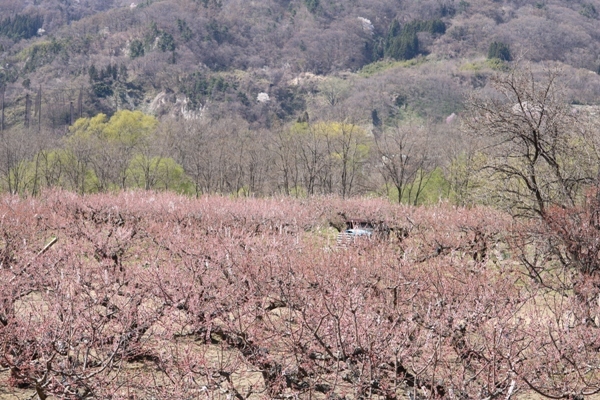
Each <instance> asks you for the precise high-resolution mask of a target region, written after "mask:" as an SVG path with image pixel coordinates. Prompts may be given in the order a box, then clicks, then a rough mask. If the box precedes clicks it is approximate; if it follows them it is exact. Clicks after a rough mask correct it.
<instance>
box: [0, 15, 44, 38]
mask: <svg viewBox="0 0 600 400" xmlns="http://www.w3.org/2000/svg"><path fill="white" fill-rule="evenodd" d="M43 24H44V18H43V17H42V16H40V15H16V16H15V17H14V18H11V17H8V18H5V19H3V20H2V21H0V35H4V36H7V37H9V38H11V39H13V40H20V39H29V38H31V37H34V36H35V35H37V32H38V29H40V28H41V27H42V25H43Z"/></svg>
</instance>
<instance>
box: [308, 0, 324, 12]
mask: <svg viewBox="0 0 600 400" xmlns="http://www.w3.org/2000/svg"><path fill="white" fill-rule="evenodd" d="M304 4H306V8H307V9H308V11H309V12H310V13H311V14H315V13H316V12H317V11H318V10H319V7H320V6H321V4H320V2H319V0H304Z"/></svg>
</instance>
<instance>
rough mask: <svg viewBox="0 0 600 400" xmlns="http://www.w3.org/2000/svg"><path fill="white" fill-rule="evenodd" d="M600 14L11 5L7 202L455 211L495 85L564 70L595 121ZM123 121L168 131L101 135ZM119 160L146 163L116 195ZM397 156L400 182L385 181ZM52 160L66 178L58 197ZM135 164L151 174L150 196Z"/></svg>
mask: <svg viewBox="0 0 600 400" xmlns="http://www.w3.org/2000/svg"><path fill="white" fill-rule="evenodd" d="M598 10H600V4H599V3H598V2H597V1H594V0H591V1H561V0H551V1H538V2H534V1H500V0H499V1H487V0H474V1H466V0H461V1H450V0H448V1H439V0H435V1H430V0H427V1H398V0H368V1H367V0H338V1H326V0H290V1H285V0H261V1H242V0H163V1H159V0H154V1H152V0H145V1H139V2H136V1H134V2H131V1H129V0H128V1H84V0H81V1H79V0H77V1H72V0H60V1H59V0H46V1H44V0H34V1H9V0H2V1H0V15H1V17H0V60H1V64H0V85H1V89H0V90H1V96H2V107H1V108H2V118H1V121H0V128H1V129H2V130H3V131H4V132H8V133H6V134H4V135H3V138H2V142H3V143H2V146H3V148H4V149H5V156H4V157H3V159H2V162H1V164H2V168H0V169H1V170H2V171H3V172H2V174H3V189H4V190H8V191H12V192H23V191H25V192H30V193H36V192H37V191H38V189H39V188H40V186H43V185H54V184H58V185H60V186H63V187H66V188H69V189H72V190H78V191H98V190H100V191H103V190H108V189H111V188H117V187H122V188H126V187H145V188H154V189H156V188H169V189H172V188H174V187H177V188H178V190H181V191H185V192H188V193H206V192H221V193H223V192H226V193H238V194H240V193H241V194H251V193H252V194H273V193H286V194H296V195H305V194H316V193H338V194H341V195H343V196H348V195H354V194H365V193H378V194H381V193H385V194H387V195H389V196H391V197H394V198H398V199H400V200H402V199H404V200H406V201H408V202H411V203H413V202H418V199H415V197H414V192H413V193H412V194H410V195H404V194H402V191H403V190H404V189H403V187H404V186H406V184H411V185H413V186H412V187H416V188H417V189H415V190H417V193H420V189H419V188H420V187H421V183H420V182H421V181H423V182H437V184H436V185H434V186H435V187H434V188H432V189H431V191H432V193H436V194H435V195H434V194H431V195H429V198H430V199H437V198H439V197H440V196H441V197H452V196H454V194H451V190H450V189H449V186H450V185H451V181H452V180H453V179H457V178H455V177H453V176H451V173H450V172H451V170H453V171H457V170H460V168H462V167H460V166H459V167H457V166H456V160H458V159H460V157H461V154H462V153H461V152H462V151H463V149H464V148H465V146H466V143H471V142H472V138H468V139H465V138H464V137H463V135H462V134H461V133H460V132H459V129H458V126H459V124H460V120H461V115H463V114H464V111H465V107H466V105H467V103H466V99H467V97H468V95H469V94H470V93H472V92H473V91H476V90H479V91H481V92H483V93H490V94H491V93H493V91H492V89H491V86H490V77H491V76H493V75H494V74H496V73H502V72H504V71H509V70H511V69H512V68H514V67H515V66H525V65H526V68H527V69H528V70H529V71H531V73H532V74H533V75H534V76H536V77H539V76H541V75H543V74H544V73H543V71H544V70H545V69H547V68H550V69H553V70H560V71H561V78H560V80H559V82H558V83H559V84H560V87H561V88H560V93H561V96H562V97H561V98H562V99H563V101H564V102H565V103H568V104H573V105H574V106H576V107H579V108H580V109H585V110H592V113H593V112H594V111H593V110H594V108H593V106H595V105H597V104H598V102H599V99H600V76H599V75H598V73H599V72H600V71H599V69H600V56H599V54H600V40H599V39H600V24H599V18H600V17H599V12H598ZM590 106H591V108H590ZM124 111H136V112H138V111H141V112H143V113H144V114H145V115H146V116H148V117H149V118H154V119H155V120H154V121H153V122H152V124H151V125H152V126H153V129H151V130H150V131H151V132H150V131H148V132H146V134H144V135H142V136H140V137H144V138H145V139H144V140H145V141H143V142H144V143H146V144H144V145H143V146H142V144H141V143H142V141H139V140H138V139H139V138H140V137H136V140H135V141H133V142H128V141H127V140H125V139H123V138H122V137H118V135H117V136H115V135H112V136H111V134H106V133H104V134H99V133H98V132H99V131H94V132H96V133H95V134H90V131H89V130H88V129H87V128H86V127H87V126H88V125H89V123H90V121H96V122H99V121H102V123H103V124H104V123H108V124H109V125H110V123H109V122H108V121H109V119H110V118H111V117H116V118H117V119H118V118H119V115H120V116H121V117H122V116H123V115H124V114H119V112H124ZM79 118H83V119H85V118H87V120H82V122H77V120H78V119H79ZM86 121H87V122H86ZM111 121H112V120H111ZM103 126H104V125H103ZM102 129H104V128H102ZM108 130H109V131H110V127H109V129H108ZM103 135H104V136H103ZM106 135H108V136H106ZM82 138H88V139H89V140H88V141H87V142H86V140H83V141H82ZM93 138H95V139H94V140H96V144H94V143H93V141H92V142H90V140H92V139H93ZM107 138H112V139H111V140H113V139H114V142H115V143H118V145H117V144H115V143H112V144H109V145H108V146H105V144H106V142H107V140H108V139H107ZM379 138H381V140H375V139H379ZM109 142H110V140H109ZM75 143H79V144H78V145H77V146H79V150H77V149H75V147H77V146H76V145H75ZM17 144H18V145H17ZM350 144H352V145H351V147H348V146H350ZM442 144H443V145H442ZM113 145H115V146H116V147H119V146H125V148H129V150H128V152H127V154H126V155H125V156H124V157H125V158H123V157H121V158H120V159H121V160H122V163H123V165H126V166H128V169H127V168H125V167H122V168H121V172H119V171H116V170H115V171H111V172H110V173H108V172H106V173H105V174H104V177H102V176H100V175H99V174H103V172H102V171H100V170H102V168H103V167H102V166H101V165H102V164H103V163H104V164H108V165H111V166H114V165H115V163H114V162H113V161H114V159H116V158H115V157H117V158H118V156H117V155H116V154H117V153H118V152H119V151H120V150H114V153H113V154H112V155H110V156H108V155H101V152H100V150H106V149H107V148H111V146H113ZM81 146H83V148H84V149H88V150H86V151H89V152H90V154H89V155H86V156H85V157H84V156H83V155H82V153H81V152H82V151H83V150H82V149H81ZM95 146H96V147H95ZM140 146H142V147H143V149H142V147H140ZM311 146H312V150H311ZM192 149H193V150H192ZM350 150H351V151H350ZM78 151H79V152H78ZM303 152H304V153H303ZM84 153H85V152H84ZM92 153H93V154H92ZM309 153H310V154H309ZM85 154H87V153H85ZM140 154H143V157H144V158H141V159H140V157H142V156H141V155H140ZM303 154H304V155H303ZM394 155H396V156H397V157H400V158H401V159H400V160H399V162H397V163H391V164H394V167H393V168H392V169H390V168H388V167H389V165H390V164H389V163H388V164H386V163H381V160H386V159H387V160H388V161H389V160H393V157H392V156H394ZM136 157H137V158H136ZM382 157H386V158H382ZM402 157H404V158H403V159H402ZM98 158H102V159H103V160H104V161H103V162H102V163H101V162H99V161H98V160H97V159H98ZM165 159H168V160H170V161H168V162H172V165H173V168H170V169H169V170H170V171H174V170H176V171H178V174H179V175H178V176H181V177H182V178H181V179H180V180H179V181H175V182H171V181H169V182H170V183H169V184H164V183H160V184H159V183H157V182H160V179H158V178H157V179H150V178H149V175H150V174H149V172H148V168H149V167H148V165H150V164H151V163H150V161H149V160H155V164H156V163H159V161H160V160H165ZM41 160H45V161H44V163H45V164H44V165H46V166H47V167H46V169H47V170H49V171H51V172H48V173H47V174H46V177H45V178H44V179H45V181H44V182H43V184H42V183H41V181H40V179H38V175H39V169H40V168H41V167H40V165H42V164H41ZM135 160H138V161H139V160H146V161H144V162H143V163H142V164H144V163H145V164H144V165H146V167H145V168H146V174H145V175H146V179H143V180H142V179H140V178H139V177H138V175H139V173H137V172H132V171H133V170H135V168H134V167H133V166H132V165H133V164H135ZM378 160H379V161H378ZM408 160H410V162H408ZM404 161H406V162H404ZM160 162H163V161H160ZM148 163H150V164H148ZM396 164H397V165H396ZM48 165H49V166H48ZM161 165H162V164H161ZM155 167H156V169H161V168H162V169H164V168H166V167H163V166H160V167H159V166H158V164H156V165H155ZM400 167H402V168H401V169H402V171H406V173H404V172H402V174H400V175H402V177H401V178H398V176H399V172H398V168H400ZM32 168H33V170H32ZM457 168H458V169H457ZM32 171H33V172H32ZM73 171H75V172H73ZM77 171H78V172H77ZM123 171H127V172H126V173H125V172H123ZM275 171H276V172H275ZM163 175H164V173H163ZM167 175H168V174H167ZM442 175H443V176H442ZM32 176H33V178H32ZM81 176H84V177H87V178H85V179H84V178H81ZM119 176H120V177H119ZM109 177H110V178H109ZM86 179H87V180H86ZM169 179H171V178H169ZM82 182H83V183H82ZM415 185H416V186H415ZM429 185H430V186H431V183H429ZM411 190H412V189H411ZM459 197H460V196H459Z"/></svg>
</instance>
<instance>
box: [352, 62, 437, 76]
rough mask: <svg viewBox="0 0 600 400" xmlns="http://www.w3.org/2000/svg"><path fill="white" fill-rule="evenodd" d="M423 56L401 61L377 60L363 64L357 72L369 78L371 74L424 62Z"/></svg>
mask: <svg viewBox="0 0 600 400" xmlns="http://www.w3.org/2000/svg"><path fill="white" fill-rule="evenodd" d="M425 61H426V60H425V58H424V57H421V58H413V59H412V60H403V61H395V60H379V61H375V62H372V63H370V64H367V65H365V66H364V67H362V68H361V70H360V71H358V74H359V75H360V76H362V77H364V78H369V77H371V76H373V75H377V74H379V73H382V72H385V71H388V70H390V69H393V68H410V67H416V66H419V65H421V64H423V63H424V62H425Z"/></svg>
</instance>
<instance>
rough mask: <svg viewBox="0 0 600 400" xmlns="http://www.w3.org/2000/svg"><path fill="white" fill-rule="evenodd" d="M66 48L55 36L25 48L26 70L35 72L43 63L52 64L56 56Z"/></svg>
mask: <svg viewBox="0 0 600 400" xmlns="http://www.w3.org/2000/svg"><path fill="white" fill-rule="evenodd" d="M63 49H64V46H63V44H62V43H61V42H58V41H56V40H55V39H54V38H52V40H50V41H45V42H40V43H36V44H34V45H33V46H31V47H30V48H28V49H27V50H25V53H24V57H25V60H26V61H25V67H24V68H23V70H24V71H25V72H33V71H35V70H36V69H38V68H39V67H41V66H43V65H47V64H50V63H51V62H52V61H54V59H55V58H56V56H57V55H58V54H59V53H60V52H61V51H62V50H63Z"/></svg>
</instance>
